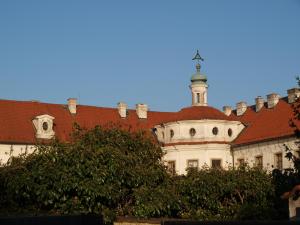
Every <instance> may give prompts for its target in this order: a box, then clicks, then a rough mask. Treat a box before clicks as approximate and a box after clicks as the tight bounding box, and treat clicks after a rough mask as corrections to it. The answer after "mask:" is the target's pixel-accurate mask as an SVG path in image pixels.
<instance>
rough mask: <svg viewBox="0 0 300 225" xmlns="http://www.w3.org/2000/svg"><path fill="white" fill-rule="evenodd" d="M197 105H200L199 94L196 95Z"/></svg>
mask: <svg viewBox="0 0 300 225" xmlns="http://www.w3.org/2000/svg"><path fill="white" fill-rule="evenodd" d="M197 103H200V94H199V93H197Z"/></svg>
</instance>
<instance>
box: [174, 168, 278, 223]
mask: <svg viewBox="0 0 300 225" xmlns="http://www.w3.org/2000/svg"><path fill="white" fill-rule="evenodd" d="M178 189H179V192H180V196H182V202H183V203H184V209H183V211H182V212H181V213H182V217H183V218H194V219H200V220H244V219H247V220H248V219H270V218H272V214H273V213H274V210H273V208H274V205H273V200H274V199H275V193H274V186H273V184H272V178H271V176H270V175H269V174H267V173H266V172H265V171H262V170H259V169H256V168H252V169H251V168H248V167H242V168H238V169H229V170H227V171H225V170H214V169H203V170H200V171H190V172H189V173H188V175H187V176H186V177H181V179H179V180H178Z"/></svg>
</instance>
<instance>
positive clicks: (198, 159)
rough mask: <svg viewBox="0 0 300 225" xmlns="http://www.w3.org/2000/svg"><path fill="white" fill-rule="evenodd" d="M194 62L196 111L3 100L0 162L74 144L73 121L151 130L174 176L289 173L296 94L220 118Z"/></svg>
mask: <svg viewBox="0 0 300 225" xmlns="http://www.w3.org/2000/svg"><path fill="white" fill-rule="evenodd" d="M194 59H196V60H198V63H197V64H196V73H195V74H193V75H192V77H191V84H190V86H189V87H190V91H191V98H192V101H191V102H192V105H191V106H190V107H186V108H183V109H181V110H179V111H178V112H154V111H150V110H148V106H147V105H146V104H137V105H136V109H128V108H127V105H126V104H125V103H122V102H120V103H118V105H117V107H116V108H105V107H95V106H84V105H78V104H77V100H76V99H74V98H70V99H68V101H67V104H49V103H41V102H36V101H12V100H0V159H1V162H2V163H6V162H7V161H8V160H9V158H10V157H11V156H16V155H19V154H22V153H31V152H32V151H34V149H35V145H36V143H38V142H41V141H42V142H47V140H50V139H52V138H57V139H60V140H61V141H66V142H67V141H69V140H70V133H71V132H72V127H73V124H74V123H77V124H79V125H80V126H81V127H84V128H87V129H90V128H93V127H94V126H96V125H105V124H108V123H118V124H122V125H125V126H128V127H131V129H132V130H140V129H142V130H148V131H151V132H152V133H153V135H155V136H156V138H157V140H158V142H159V143H160V145H161V147H162V149H163V151H164V152H165V155H164V161H165V163H166V165H167V166H168V168H169V170H170V171H171V172H172V173H177V174H185V173H186V170H187V168H190V167H196V168H201V167H214V168H224V169H226V168H229V167H236V166H239V165H242V164H244V163H247V164H249V165H250V166H258V167H261V168H265V169H268V170H271V169H273V168H278V169H283V168H289V167H291V166H292V165H291V162H290V161H288V160H287V159H286V158H285V157H284V156H285V149H286V147H285V146H288V147H289V148H290V149H293V151H294V153H295V154H298V146H297V144H296V143H295V142H296V141H297V138H296V136H295V134H294V129H293V128H292V127H291V126H290V124H289V122H290V119H291V118H292V117H293V109H292V107H291V104H293V103H294V102H295V100H296V98H297V97H299V95H300V90H299V88H292V89H289V90H288V91H287V96H286V97H283V98H282V97H280V96H279V95H278V94H275V93H272V94H269V95H267V97H266V100H264V98H263V97H261V96H258V97H257V98H256V99H255V104H254V105H250V106H248V105H247V104H246V103H245V102H239V103H237V104H236V108H235V109H232V108H231V107H229V106H224V107H223V112H222V111H220V110H218V109H216V108H213V107H211V106H209V105H208V102H207V95H208V85H207V77H206V76H205V75H204V74H201V72H200V69H201V65H200V60H201V59H202V58H201V57H200V55H199V54H198V52H197V54H196V56H195V58H194Z"/></svg>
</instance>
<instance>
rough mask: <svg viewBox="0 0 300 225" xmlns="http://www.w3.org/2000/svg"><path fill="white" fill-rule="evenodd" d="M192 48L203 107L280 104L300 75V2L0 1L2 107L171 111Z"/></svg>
mask: <svg viewBox="0 0 300 225" xmlns="http://www.w3.org/2000/svg"><path fill="white" fill-rule="evenodd" d="M196 49H199V51H200V54H201V56H202V57H203V58H204V59H205V61H204V63H203V64H202V72H203V73H205V74H206V75H207V77H208V83H209V91H208V102H209V105H211V106H214V107H217V108H219V109H220V108H221V107H222V106H223V105H232V106H235V104H236V102H238V101H241V100H244V101H246V102H247V103H248V104H253V103H254V98H255V97H256V96H258V95H261V96H264V97H265V95H266V94H269V93H271V92H276V93H279V94H280V95H282V96H284V95H286V90H287V89H289V88H292V87H294V86H296V81H295V76H296V75H300V0H264V1H261V0H251V1H250V0H248V1H241V0H226V1H225V0H218V1H217V0H206V1H200V0H189V1H182V0H180V1H179V0H164V1H162V0H151V1H150V0H148V1H146V0H136V1H133V0H126V1H122V0H119V1H114V0H112V1H98V0H97V1H96V0H95V1H93V0H90V1H82V0H81V1H79V0H69V1H68V0H51V1H48V0H47V1H46V0H36V1H33V0H26V1H22V0H19V1H16V0H1V1H0V98H2V99H16V100H31V99H36V100H40V101H42V102H52V103H62V104H64V103H66V99H67V98H69V97H77V98H79V102H80V104H85V105H96V106H107V107H115V106H116V104H117V102H119V101H124V102H126V103H127V104H128V105H129V106H130V107H131V108H133V107H134V105H135V104H136V103H147V104H148V105H149V107H150V109H151V110H156V111H177V110H179V109H180V108H182V107H186V106H189V105H190V104H191V97H190V90H189V88H188V85H189V84H190V77H191V75H192V74H193V73H194V71H195V67H194V64H195V63H194V62H193V61H192V60H191V59H192V58H193V56H194V54H195V51H196Z"/></svg>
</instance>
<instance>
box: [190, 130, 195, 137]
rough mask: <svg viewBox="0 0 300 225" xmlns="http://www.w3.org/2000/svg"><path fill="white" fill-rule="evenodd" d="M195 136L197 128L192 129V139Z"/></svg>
mask: <svg viewBox="0 0 300 225" xmlns="http://www.w3.org/2000/svg"><path fill="white" fill-rule="evenodd" d="M195 134H196V130H195V128H191V129H190V135H191V136H192V137H194V136H195Z"/></svg>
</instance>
